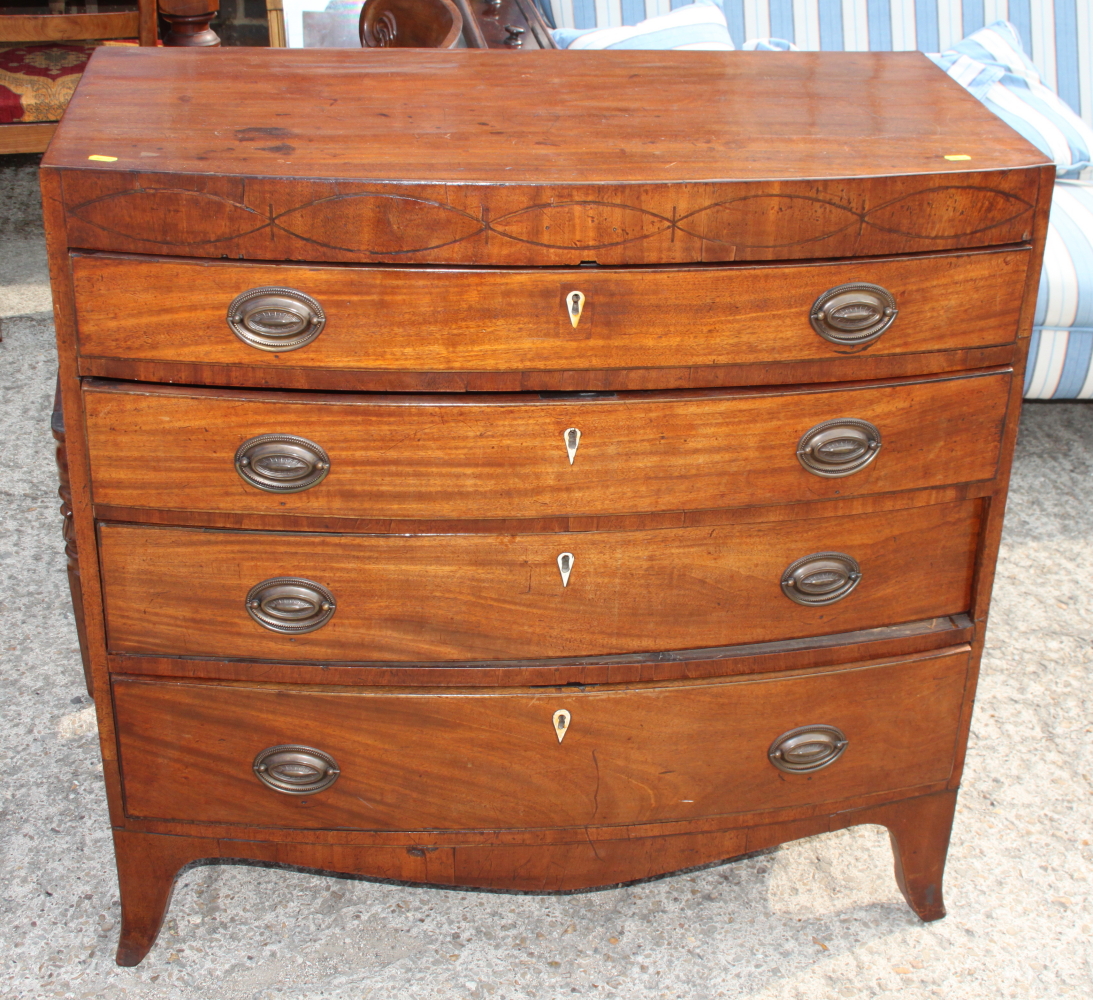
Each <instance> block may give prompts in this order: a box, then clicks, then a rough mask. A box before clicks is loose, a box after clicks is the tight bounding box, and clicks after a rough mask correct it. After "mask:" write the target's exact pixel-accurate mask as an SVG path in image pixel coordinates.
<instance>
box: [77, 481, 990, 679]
mask: <svg viewBox="0 0 1093 1000" xmlns="http://www.w3.org/2000/svg"><path fill="white" fill-rule="evenodd" d="M981 512H982V502H981V501H979V500H967V501H962V502H958V503H946V504H936V505H931V506H923V507H917V508H910V509H905V510H895V511H890V510H888V511H883V512H880V513H872V514H859V515H847V516H841V517H824V518H810V519H803V520H797V521H792V522H786V521H777V522H764V523H759V524H756V523H748V524H731V525H717V526H712V527H693V528H664V529H658V530H644V531H590V532H558V533H552V534H523V535H473V534H466V535H404V536H399V535H335V534H318V533H311V534H308V533H277V532H259V531H214V530H201V529H192V528H191V529H187V528H155V527H141V526H136V525H126V524H101V525H100V528H99V536H100V544H101V560H102V573H103V582H104V590H105V601H106V619H107V636H108V642H109V645H110V648H111V649H112V650H114V651H115V652H131V653H165V654H168V655H176V656H186V655H207V656H228V657H235V656H238V657H245V658H251V659H274V660H277V659H281V660H300V659H336V660H349V661H384V660H394V661H407V660H410V661H413V660H417V661H426V662H431V661H444V660H490V659H532V658H539V657H558V656H582V655H596V654H612V653H630V652H649V651H654V650H674V649H695V648H704V647H711V646H725V645H732V644H738V643H751V642H769V641H774V640H779V639H790V638H799V637H805V636H813V635H827V634H831V633H834V632H849V631H854V630H857V629H864V628H875V627H880V626H883V625H892V624H897V623H899V622H907V621H918V620H921V619H925V618H935V617H940V616H943V615H952V614H957V613H960V612H964V611H966V610H967V609H968V606H969V593H970V585H971V579H972V573H973V569H974V557H975V551H976V545H977V541H978V534H979V523H980V517H981ZM817 553H842V554H844V555H845V556H849V557H850V559H852V560H854V561H855V562H856V563H857V565H858V567H859V570H860V574H861V577H860V580H859V582H858V584H857V586H856V587H855V588H854V589H853V590H851V591H850V593H849V594H847V595H846V596H843V597H842V598H841V599H840V600H837V601H835V602H834V603H830V604H826V605H818V606H810V605H803V604H800V603H797V602H796V601H794V600H791V599H790V598H789V597H787V596H786V594H785V592H784V591H783V586H782V581H783V575H784V574H785V573H786V572H787V570H788V569H789V567H790V566H791V565H792V564H794V563H795V562H796V561H797V560H799V559H803V558H804V557H807V556H812V555H814V554H817ZM562 565H565V566H567V567H568V573H567V574H565V578H564V579H563V573H562V571H561V566H562ZM825 566H827V568H826V569H824V568H817V567H815V566H812V567H811V568H810V569H809V573H811V572H812V569H815V571H816V572H817V573H820V574H821V575H822V574H824V573H829V572H833V573H834V575H833V576H830V577H825V578H824V579H827V580H829V581H830V582H831V584H832V586H835V587H838V586H840V583H839V575H840V572H842V573H844V574H849V573H850V572H852V569H850V568H844V569H843V570H841V571H840V570H839V569H838V568H835V569H834V570H833V569H832V568H831V566H830V565H829V564H827V563H825ZM281 579H300V580H304V581H310V583H309V584H308V586H309V587H310V588H311V590H310V591H307V592H303V593H301V592H294V593H296V595H297V596H296V597H295V598H286V599H287V600H289V604H287V605H285V607H286V608H289V607H290V605H291V603H292V601H293V600H297V599H298V600H301V601H303V602H304V604H307V602H308V601H314V602H315V608H314V610H315V612H316V616H317V617H316V619H314V620H313V619H311V618H302V619H301V620H300V622H301V627H304V626H306V625H308V624H313V623H314V621H317V620H318V618H321V617H322V615H323V614H326V613H329V612H323V613H320V612H319V611H318V608H319V606H320V605H321V604H322V603H323V602H326V603H333V605H334V611H333V613H332V615H331V616H330V617H329V618H328V620H326V622H325V624H321V625H320V626H319V627H318V628H316V629H315V630H313V631H307V632H302V633H301V632H288V633H285V634H282V633H279V632H276V631H271V630H270V629H269V628H267V627H265V626H263V625H261V624H259V623H258V621H257V620H256V619H254V618H252V617H251V615H252V611H249V610H248V604H247V602H248V600H254V601H258V603H259V605H260V606H261V607H262V608H265V607H266V603H265V602H269V601H271V600H274V599H277V600H279V599H280V598H279V597H276V592H275V590H273V589H270V588H272V587H273V585H272V584H270V585H269V586H267V587H266V588H265V589H262V590H256V589H255V588H258V587H259V585H263V584H266V582H267V581H274V580H281ZM844 582H847V583H848V582H849V577H847V580H846V581H844ZM814 583H815V584H816V585H817V586H819V585H822V584H823V580H818V581H814ZM809 586H811V584H809ZM321 588H325V590H326V592H325V593H324V591H323V590H322V589H321ZM791 589H792V588H791ZM838 592H839V591H836V594H837V593H838ZM832 596H834V595H832ZM821 599H822V595H821ZM300 611H301V613H303V612H304V611H306V608H304V607H303V606H302V605H301V607H300ZM253 613H255V614H257V613H258V612H257V611H254V612H253ZM261 613H262V614H266V611H265V610H263V611H262V612H261ZM286 613H290V612H287V611H286ZM271 620H273V619H271ZM275 624H276V621H275ZM289 626H291V627H292V628H296V626H295V625H292V623H291V622H289V623H288V625H286V626H283V627H289Z"/></svg>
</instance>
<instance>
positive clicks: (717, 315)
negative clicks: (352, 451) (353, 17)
mask: <svg viewBox="0 0 1093 1000" xmlns="http://www.w3.org/2000/svg"><path fill="white" fill-rule="evenodd" d="M1028 255H1029V252H1028V250H1026V249H1017V250H1007V251H988V252H978V253H968V254H945V255H937V256H932V255H927V256H916V257H903V258H895V259H889V260H869V261H842V262H839V263H831V264H811V265H788V266H768V267H748V266H723V267H704V268H670V269H669V268H650V269H642V270H638V269H620V268H598V267H587V268H578V269H572V268H571V269H567V270H562V269H549V270H524V271H505V270H491V271H484V270H474V269H470V270H442V269H433V268H428V269H425V268H374V267H373V268H350V267H302V266H289V265H259V264H240V263H228V262H224V261H201V262H187V261H184V260H177V259H166V258H147V257H118V256H108V255H100V254H95V255H88V254H75V255H74V256H73V259H72V268H73V277H74V282H75V287H76V301H77V313H78V317H77V318H78V323H79V337H80V352H81V354H82V355H83V356H85V357H103V358H127V359H134V360H144V361H171V362H181V363H200V364H206V365H234V364H239V365H248V366H254V367H259V368H269V369H272V370H279V369H283V368H307V369H324V370H331V369H335V370H336V369H368V370H388V371H427V372H446V371H451V372H479V371H496V372H505V371H526V370H566V369H589V368H650V367H665V368H675V367H678V366H680V365H688V366H696V365H697V366H706V365H732V364H741V363H749V364H756V363H760V362H776V363H786V362H791V361H809V360H825V359H829V358H835V357H838V356H839V355H840V354H848V353H849V354H857V353H861V351H862V349H861V348H848V347H844V346H840V345H837V344H833V343H831V342H829V341H827V340H825V339H823V338H822V337H820V336H819V335H818V334H817V333H816V332H815V331H814V330H813V328H812V326H811V324H810V323H809V314H810V313H811V311H812V306H813V303H814V302H815V301H816V299H817V298H818V297H819V296H820V295H822V294H823V293H824V292H826V291H827V290H828V289H830V288H833V287H835V286H837V285H842V284H846V283H849V282H869V283H873V284H879V285H881V286H883V287H884V288H887V289H888V290H889V291H890V292H891V293H892V295H893V296H894V297H895V300H896V304H897V307H898V308H899V310H900V312H899V315H898V316H897V317H896V320H895V322H894V323H893V324H892V326H891V327H890V328H889V329H888V330H886V331H885V332H884V333H883V334H881V336H880V338H879V339H878V340H877V341H875V342H874V343H872V344H870V345H868V346H867V347H866V348H865V353H867V354H868V355H869V356H871V357H872V356H879V357H888V356H898V355H913V354H923V353H928V352H933V351H956V350H966V349H975V348H987V347H992V346H997V345H1003V344H1011V343H1013V342H1014V341H1015V340H1016V335H1017V332H1016V321H1017V315H1018V312H1019V308H1020V302H1021V292H1022V282H1023V279H1024V275H1025V269H1026V267H1027V261H1028ZM270 286H274V287H290V288H294V289H296V290H298V291H301V292H304V293H305V294H307V295H310V296H312V297H313V298H315V299H316V300H317V301H318V302H319V303H320V304H321V305H322V307H323V310H324V312H325V313H326V316H327V320H326V325H325V327H324V328H323V331H322V333H320V334H319V336H318V338H316V340H314V341H313V342H312V343H311V344H309V345H307V346H306V347H302V348H299V349H297V350H295V351H288V352H283V353H279V354H278V353H271V352H269V351H263V350H258V349H256V348H254V347H251V346H249V345H248V344H245V343H243V341H241V340H240V339H239V338H238V337H236V336H235V335H234V334H233V333H232V331H231V329H230V328H229V326H228V324H227V321H226V315H227V311H228V306H229V304H230V303H231V301H232V300H233V299H234V298H235V297H236V296H237V295H239V294H240V293H241V292H245V291H247V290H249V289H251V288H259V287H270ZM573 291H580V292H583V294H584V295H585V303H584V309H583V312H582V314H581V318H580V321H579V323H578V324H577V326H576V327H574V326H573V325H572V323H571V321H570V317H569V313H568V311H567V308H566V298H567V296H568V295H570V294H571V293H572V292H573ZM267 384H269V383H267ZM668 384H670V383H668Z"/></svg>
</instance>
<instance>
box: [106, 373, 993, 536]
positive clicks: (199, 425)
mask: <svg viewBox="0 0 1093 1000" xmlns="http://www.w3.org/2000/svg"><path fill="white" fill-rule="evenodd" d="M1011 378H1012V374H1011V372H1009V371H1008V370H1006V371H995V372H989V373H984V374H973V375H961V376H955V377H946V378H934V379H922V380H905V381H899V382H888V383H879V384H871V385H863V386H856V387H846V386H838V387H826V388H825V387H812V388H805V389H797V390H787V389H779V390H750V391H749V390H715V391H706V392H701V391H696V392H687V393H676V394H665V393H658V394H651V393H629V394H626V393H621V394H618V395H613V394H612V395H609V396H607V397H606V398H605V397H602V396H600V397H592V398H564V399H558V398H543V397H542V396H540V395H539V394H530V393H529V394H526V395H524V396H502V397H500V398H493V399H488V398H487V399H483V398H482V397H476V396H465V395H464V396H459V395H457V396H451V395H449V396H446V397H438V396H422V397H413V396H397V395H393V396H372V397H369V396H360V395H358V396H331V395H325V396H318V395H305V394H298V393H258V392H245V391H241V390H215V389H204V390H202V389H183V388H178V389H176V388H171V387H154V388H150V387H146V386H138V385H134V384H120V385H119V384H112V383H103V382H92V383H89V384H88V386H87V388H86V391H85V399H86V403H87V421H88V441H89V445H90V451H91V472H92V482H93V490H94V498H95V502H96V503H100V504H113V505H118V506H128V507H145V508H149V507H150V508H160V509H163V508H166V509H174V510H205V511H224V512H245V513H271V514H272V513H276V514H312V515H322V516H334V517H370V518H494V517H497V518H501V517H511V518H521V517H548V516H558V515H597V514H617V513H631V512H634V513H639V512H640V513H643V512H655V511H669V510H696V509H705V508H717V507H731V506H736V505H741V504H756V503H762V504H771V503H783V502H793V501H797V500H811V499H817V498H825V497H845V496H860V495H865V494H871V493H885V492H893V491H897V490H906V489H919V488H923V487H934V486H944V485H948V484H951V483H959V482H973V481H976V480H982V479H989V478H991V477H992V476H993V475H994V473H995V466H996V464H997V460H998V449H999V443H1000V440H1001V429H1002V422H1003V420H1004V418H1005V414H1006V406H1007V400H1008V398H1009V389H1010V382H1011ZM824 425H827V427H828V429H827V430H826V431H825V430H823V429H822V428H823V426H824ZM866 425H871V427H872V430H870V429H869V426H866ZM818 428H819V429H818ZM810 431H812V432H813V434H812V436H811V437H809V432H810ZM871 436H875V438H876V442H875V443H879V448H877V449H875V454H874V451H873V450H871V449H873V444H874V442H873V441H872V437H871ZM290 438H297V439H302V442H303V443H301V441H297V442H295V443H293V442H292V441H291V440H289V439H290ZM248 442H250V443H251V446H250V447H251V450H250V452H248V451H247V447H248ZM309 445H310V446H311V447H312V451H310V452H309V451H308V447H309ZM802 447H804V448H806V449H807V448H810V447H811V449H812V450H811V452H809V455H811V456H813V458H812V460H811V461H810V460H809V456H808V455H806V456H805V458H806V461H804V462H802V461H801V460H800V456H799V455H798V451H799V449H801V448H802ZM821 452H825V453H826V457H825V454H821ZM252 459H253V461H252ZM817 459H818V460H817ZM241 461H242V462H250V465H249V466H248V465H245V464H244V465H241V464H239V463H240V462H241ZM316 461H318V462H327V463H329V468H328V469H318V470H316V469H315V468H314V465H312V466H311V467H310V468H309V462H310V463H315V462H316ZM263 463H265V465H266V466H267V467H268V468H266V469H265V471H263V469H262V468H261V466H262V464H263ZM851 470H856V471H851ZM319 473H321V474H319ZM819 473H823V474H819ZM248 477H249V478H248ZM256 483H257V485H256ZM301 485H302V488H299V487H301Z"/></svg>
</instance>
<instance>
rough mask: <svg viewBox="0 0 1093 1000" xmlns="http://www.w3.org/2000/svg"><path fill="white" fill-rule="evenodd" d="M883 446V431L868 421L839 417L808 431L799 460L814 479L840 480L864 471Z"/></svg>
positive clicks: (799, 447) (799, 449) (805, 434)
mask: <svg viewBox="0 0 1093 1000" xmlns="http://www.w3.org/2000/svg"><path fill="white" fill-rule="evenodd" d="M880 446H881V440H880V431H879V430H877V428H876V427H875V426H874V425H873V424H871V423H869V421H868V420H855V419H853V418H850V417H840V418H839V419H838V420H825V421H824V422H823V423H822V424H817V425H816V426H815V427H813V428H812V429H811V430H808V431H805V433H804V435H803V436H802V437H801V440H800V441H798V442H797V459H798V461H800V463H801V465H803V466H804V467H805V468H806V469H807V470H808V471H809V472H811V473H812V474H813V475H814V476H823V477H825V478H827V479H837V478H839V477H840V476H849V475H852V474H853V473H855V472H860V471H861V470H862V469H864V468H865V467H866V466H867V465H868V464H869V463H870V462H872V461H873V459H874V458H876V457H877V452H878V451H879V450H880Z"/></svg>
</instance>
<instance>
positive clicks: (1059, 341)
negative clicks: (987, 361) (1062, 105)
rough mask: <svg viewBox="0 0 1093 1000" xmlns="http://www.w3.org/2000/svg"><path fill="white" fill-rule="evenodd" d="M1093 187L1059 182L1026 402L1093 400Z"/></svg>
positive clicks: (1026, 378)
mask: <svg viewBox="0 0 1093 1000" xmlns="http://www.w3.org/2000/svg"><path fill="white" fill-rule="evenodd" d="M1091 361H1093V186H1091V185H1089V184H1083V183H1080V182H1071V181H1059V183H1057V184H1056V185H1055V198H1054V200H1053V202H1052V205H1051V224H1050V227H1049V229H1048V234H1047V246H1046V247H1045V248H1044V269H1043V271H1041V272H1040V296H1039V298H1038V299H1037V301H1036V319H1035V321H1034V325H1033V328H1032V346H1031V349H1030V351H1029V365H1028V371H1027V372H1026V373H1025V398H1026V399H1093V366H1091V364H1090V362H1091Z"/></svg>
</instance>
